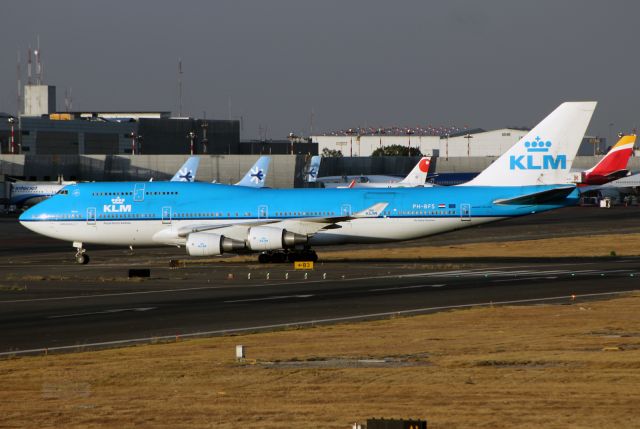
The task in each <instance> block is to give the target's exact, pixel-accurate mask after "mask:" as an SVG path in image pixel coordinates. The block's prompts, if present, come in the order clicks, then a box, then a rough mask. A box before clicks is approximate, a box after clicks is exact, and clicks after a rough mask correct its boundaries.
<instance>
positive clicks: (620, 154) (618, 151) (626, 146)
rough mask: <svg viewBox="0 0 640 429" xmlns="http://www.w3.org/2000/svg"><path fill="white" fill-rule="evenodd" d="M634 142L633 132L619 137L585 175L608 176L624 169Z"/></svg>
mask: <svg viewBox="0 0 640 429" xmlns="http://www.w3.org/2000/svg"><path fill="white" fill-rule="evenodd" d="M635 143H636V136H635V134H631V135H624V136H622V137H620V140H618V143H616V144H615V146H613V147H612V148H611V150H610V151H609V152H607V154H606V155H605V156H604V158H602V159H601V160H600V162H598V163H597V164H596V165H595V166H593V167H591V168H590V169H588V170H586V171H585V172H584V173H585V174H586V175H589V174H595V175H598V176H609V175H611V174H612V173H616V172H618V171H621V170H626V168H627V164H628V163H629V158H631V154H632V153H633V146H634V144H635Z"/></svg>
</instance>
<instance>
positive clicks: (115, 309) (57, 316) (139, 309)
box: [47, 307, 157, 319]
mask: <svg viewBox="0 0 640 429" xmlns="http://www.w3.org/2000/svg"><path fill="white" fill-rule="evenodd" d="M156 308H157V307H137V308H114V309H111V310H104V311H93V312H90V313H73V314H60V315H56V316H49V317H47V319H61V318H63V317H82V316H95V315H97V314H114V313H122V312H125V311H136V312H142V311H149V310H154V309H156Z"/></svg>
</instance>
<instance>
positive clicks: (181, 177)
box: [171, 156, 200, 182]
mask: <svg viewBox="0 0 640 429" xmlns="http://www.w3.org/2000/svg"><path fill="white" fill-rule="evenodd" d="M198 164H200V157H197V156H192V157H190V158H189V159H187V161H186V162H185V163H184V164H183V165H182V167H180V170H178V172H177V173H176V174H175V175H174V176H173V177H172V178H171V181H172V182H195V181H196V173H197V171H198Z"/></svg>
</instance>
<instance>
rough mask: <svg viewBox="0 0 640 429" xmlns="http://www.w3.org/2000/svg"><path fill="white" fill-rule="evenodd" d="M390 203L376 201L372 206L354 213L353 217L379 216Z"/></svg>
mask: <svg viewBox="0 0 640 429" xmlns="http://www.w3.org/2000/svg"><path fill="white" fill-rule="evenodd" d="M388 205H389V203H376V204H374V205H372V206H371V207H368V208H366V209H364V210H361V211H359V212H357V213H353V214H352V215H351V217H353V218H367V217H378V216H380V214H381V213H382V212H383V211H384V209H386V208H387V206H388Z"/></svg>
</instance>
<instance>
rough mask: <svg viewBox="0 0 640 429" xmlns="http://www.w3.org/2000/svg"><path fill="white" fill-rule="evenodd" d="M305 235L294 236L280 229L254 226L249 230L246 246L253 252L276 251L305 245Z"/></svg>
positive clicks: (294, 234) (306, 239)
mask: <svg viewBox="0 0 640 429" xmlns="http://www.w3.org/2000/svg"><path fill="white" fill-rule="evenodd" d="M307 241H308V238H307V236H306V235H301V234H296V233H294V232H290V231H287V230H286V229H282V228H273V227H270V226H256V227H253V228H251V229H249V235H248V237H247V245H248V246H249V249H251V250H254V251H263V250H278V249H286V248H291V247H295V246H296V245H298V244H305V243H307Z"/></svg>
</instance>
